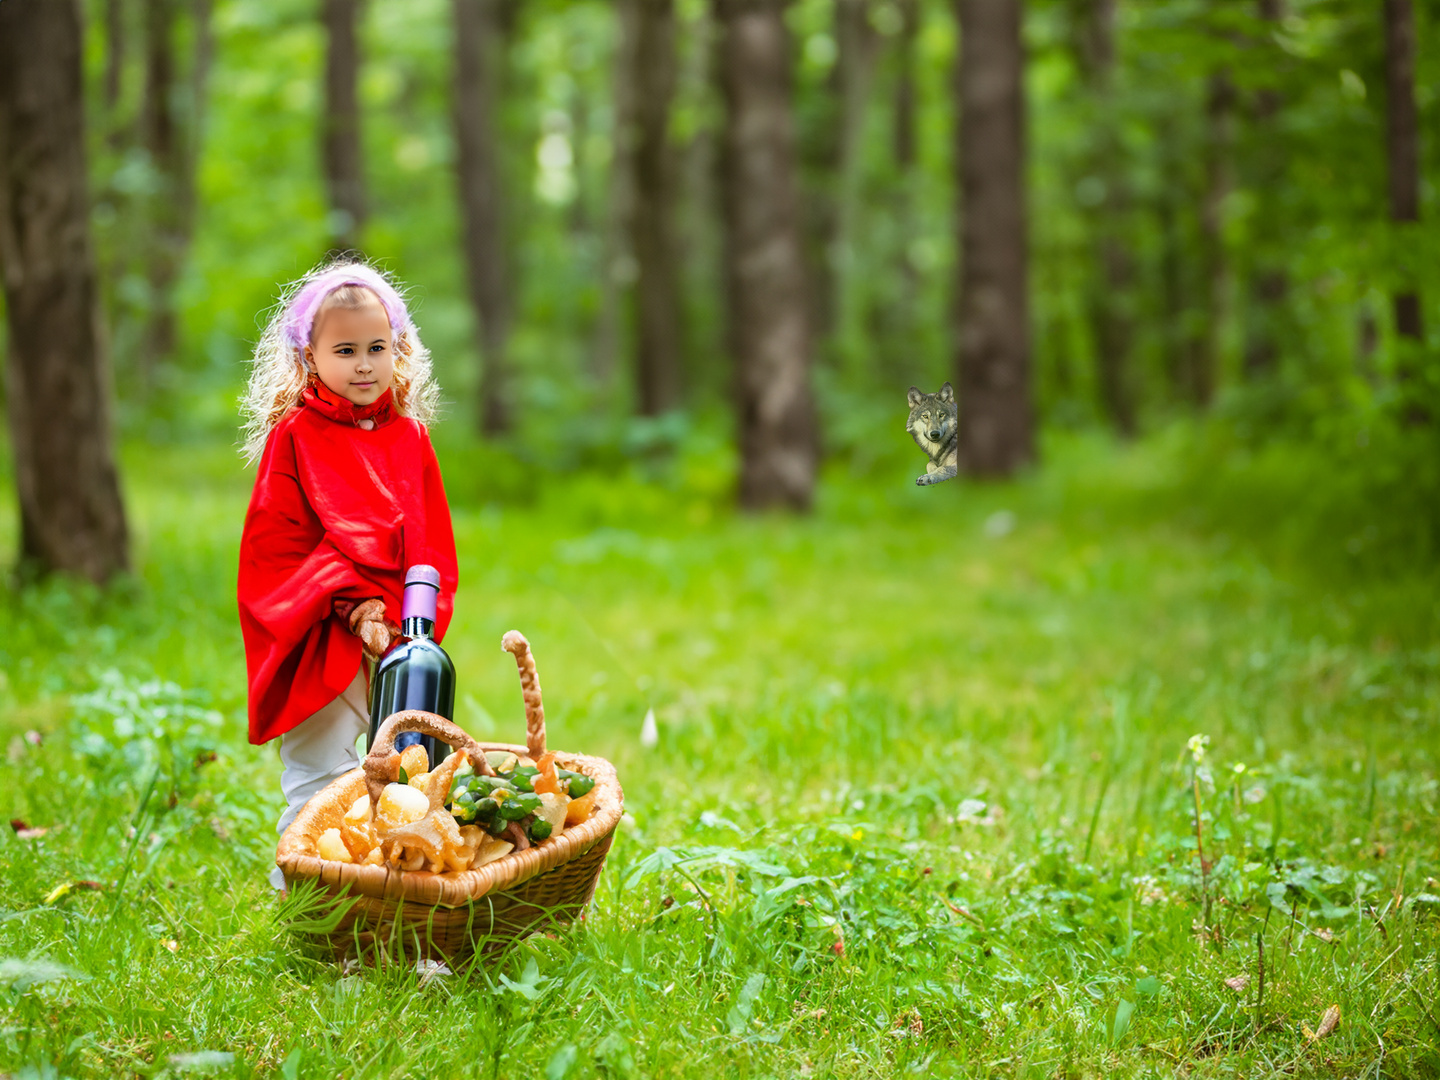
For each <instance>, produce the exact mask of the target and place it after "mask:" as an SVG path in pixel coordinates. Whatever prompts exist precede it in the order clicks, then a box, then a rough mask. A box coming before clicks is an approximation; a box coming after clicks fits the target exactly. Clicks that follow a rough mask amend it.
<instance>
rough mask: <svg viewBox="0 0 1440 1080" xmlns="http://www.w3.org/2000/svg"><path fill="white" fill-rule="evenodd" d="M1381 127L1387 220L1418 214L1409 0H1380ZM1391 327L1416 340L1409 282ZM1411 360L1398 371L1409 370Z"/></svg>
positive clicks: (1416, 300) (1416, 312) (1415, 299)
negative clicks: (1383, 105)
mask: <svg viewBox="0 0 1440 1080" xmlns="http://www.w3.org/2000/svg"><path fill="white" fill-rule="evenodd" d="M1385 83H1386V90H1387V96H1386V108H1385V133H1386V137H1387V144H1388V149H1389V162H1390V220H1391V221H1394V222H1398V223H1405V222H1414V221H1419V220H1420V123H1419V116H1418V114H1417V112H1416V108H1415V12H1414V11H1413V9H1412V8H1411V0H1385ZM1395 332H1396V333H1397V334H1399V335H1400V336H1401V337H1404V338H1409V339H1410V340H1412V341H1420V340H1421V339H1422V337H1423V328H1422V326H1421V320H1420V295H1419V293H1417V292H1416V291H1415V289H1414V288H1413V287H1406V288H1402V289H1401V291H1399V292H1397V293H1396V294H1395ZM1409 366H1410V362H1409V361H1406V362H1405V363H1404V365H1403V366H1402V368H1401V375H1402V377H1409V376H1411V375H1412V374H1413V372H1410V371H1409V370H1408V368H1409Z"/></svg>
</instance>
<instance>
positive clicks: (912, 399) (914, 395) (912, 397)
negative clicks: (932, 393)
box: [905, 386, 925, 409]
mask: <svg viewBox="0 0 1440 1080" xmlns="http://www.w3.org/2000/svg"><path fill="white" fill-rule="evenodd" d="M924 397H925V395H924V394H922V393H920V391H919V390H918V389H917V388H915V387H913V386H912V387H910V392H909V393H908V394H906V395H905V400H906V401H908V402H909V403H910V407H911V408H912V409H913V408H914V407H915V406H916V405H919V404H920V401H921V399H922V398H924Z"/></svg>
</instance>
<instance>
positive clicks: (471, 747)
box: [364, 709, 495, 806]
mask: <svg viewBox="0 0 1440 1080" xmlns="http://www.w3.org/2000/svg"><path fill="white" fill-rule="evenodd" d="M402 731H418V732H420V734H422V735H433V736H434V737H435V738H437V739H439V740H440V741H441V742H443V743H448V744H449V745H451V746H453V747H455V749H457V750H462V751H464V752H465V754H466V756H468V757H469V759H470V767H471V768H473V769H474V770H475V771H476V772H477V773H479V774H480V775H481V776H494V775H495V770H494V769H492V768H491V767H490V762H489V761H488V760H486V758H485V751H483V750H482V749H480V744H479V743H477V742H476V741H475V740H474V739H472V738H471V737H470V736H469V735H467V734H466V733H465V732H463V731H461V730H460V728H459V727H457V726H456V725H455V724H453V723H451V722H450V721H449V720H446V719H445V718H444V717H443V716H437V715H435V713H429V712H424V711H422V710H420V709H406V710H405V711H403V712H397V713H392V714H391V715H390V716H389V717H387V718H386V720H385V722H384V723H383V724H381V725H380V730H379V731H377V732H376V733H375V745H374V746H372V747H371V748H370V752H369V753H368V754H366V755H365V764H364V768H365V785H366V787H367V789H368V790H369V792H370V800H371V805H372V806H379V805H380V796H381V794H382V793H383V792H384V791H385V785H386V784H388V783H390V782H391V781H393V780H394V779H395V777H396V775H397V774H398V770H399V768H400V755H399V753H398V752H397V751H396V750H395V736H397V735H399V734H400V733H401V732H402Z"/></svg>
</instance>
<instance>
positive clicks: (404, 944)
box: [275, 631, 625, 963]
mask: <svg viewBox="0 0 1440 1080" xmlns="http://www.w3.org/2000/svg"><path fill="white" fill-rule="evenodd" d="M512 635H513V637H514V639H518V641H519V644H520V646H521V647H522V648H521V649H517V648H513V647H512V644H513V641H512ZM506 648H507V649H510V651H512V652H515V653H516V660H517V662H518V663H519V664H520V669H521V681H522V684H523V685H524V689H525V705H526V720H527V729H528V730H527V736H528V737H527V745H526V746H515V745H511V744H508V743H477V742H475V741H474V740H473V739H471V738H470V736H469V735H467V734H465V732H463V731H462V730H461V729H460V728H458V727H456V726H455V725H454V724H451V723H450V722H449V721H448V720H445V719H443V718H442V717H439V716H435V715H434V714H432V713H424V712H418V711H411V712H404V713H396V714H395V715H394V716H392V717H390V718H389V719H387V720H386V721H385V723H384V724H383V725H382V726H381V729H380V731H379V732H378V733H377V735H376V739H375V746H374V747H373V748H371V751H370V753H369V755H368V756H367V757H366V760H365V763H364V765H363V766H362V767H361V768H358V769H354V770H352V771H351V772H348V773H346V774H345V775H344V776H342V777H340V778H339V779H338V780H335V781H333V782H332V783H331V784H330V785H329V786H328V787H326V788H325V789H324V790H322V791H320V792H318V793H317V794H316V795H315V796H314V797H313V798H311V799H310V801H309V802H307V803H306V804H305V806H304V807H303V808H302V809H301V811H300V814H299V816H298V817H297V818H296V819H295V821H294V822H292V823H291V825H290V827H289V828H288V829H286V830H285V835H284V836H282V837H281V838H280V845H279V847H278V848H277V850H276V852H275V862H276V864H277V865H278V866H279V867H280V869H281V871H282V872H283V873H284V875H285V881H286V883H287V884H288V885H290V886H292V887H293V886H295V885H297V884H299V883H301V882H314V883H315V884H316V885H317V886H318V888H319V890H320V892H321V896H322V905H323V907H324V908H325V909H327V910H328V912H329V915H330V917H329V918H328V919H327V918H323V917H322V918H319V919H315V918H311V919H310V920H307V921H309V923H310V925H312V926H320V927H323V929H320V930H318V931H317V933H318V936H319V937H321V938H322V939H323V940H324V941H325V942H326V943H328V945H329V947H330V948H331V950H332V951H333V952H334V954H335V955H336V957H337V958H345V957H351V956H374V957H377V958H378V957H391V958H394V957H407V958H411V957H425V958H428V959H432V960H446V961H449V962H451V963H455V962H459V961H463V960H464V959H466V958H467V957H469V956H470V955H472V954H473V953H474V952H475V951H477V950H488V949H493V948H496V947H500V946H503V945H505V944H507V943H508V942H510V941H513V940H515V939H516V938H518V937H521V936H523V935H525V934H526V933H529V932H531V931H532V930H535V929H537V928H539V927H541V926H542V925H544V924H546V923H547V922H548V923H566V922H569V921H571V920H572V919H574V918H576V917H577V916H578V915H579V914H580V913H581V912H582V911H583V910H584V908H585V905H586V904H588V903H589V902H590V898H591V896H593V895H594V892H595V884H596V882H597V881H598V880H599V877H600V869H601V867H602V866H603V865H604V862H605V855H606V853H607V852H609V850H610V842H611V840H612V839H613V837H614V833H615V826H616V824H617V823H618V822H619V820H620V815H621V814H622V813H623V812H624V800H625V796H624V792H623V791H622V790H621V788H620V782H619V780H618V779H617V778H616V775H615V769H614V767H613V766H612V765H611V764H610V763H609V762H608V761H606V760H605V759H604V758H598V757H588V756H586V755H584V754H565V753H557V754H556V755H555V762H556V764H557V765H560V766H562V767H564V768H566V769H570V770H572V771H574V772H581V773H584V774H585V775H587V776H589V777H591V778H593V779H594V781H595V789H594V790H595V805H594V807H593V809H592V811H591V814H590V818H589V820H587V821H585V822H583V823H581V824H579V825H575V826H572V827H570V828H567V829H564V830H563V831H562V832H560V834H559V835H558V836H554V837H552V838H551V839H549V840H546V841H544V842H543V843H541V844H537V845H535V846H533V847H530V848H527V849H525V850H524V851H512V852H511V853H510V854H508V855H506V856H504V857H502V858H500V859H497V860H496V861H494V862H492V863H488V864H487V865H485V866H482V867H480V868H479V869H478V870H464V871H460V872H458V873H457V872H451V873H443V874H429V873H423V872H411V871H402V870H396V869H393V868H392V867H389V866H358V865H355V864H353V863H339V862H331V861H328V860H325V859H321V858H320V857H319V855H318V854H317V844H318V841H319V839H320V835H321V834H322V833H323V832H325V830H326V829H333V828H338V827H339V826H340V823H341V821H342V820H343V818H344V816H345V811H346V810H348V809H349V808H350V806H351V805H352V804H353V803H354V802H355V801H356V799H358V798H359V797H360V796H361V795H363V794H365V793H366V791H367V790H370V791H372V792H373V791H374V790H375V789H376V787H377V780H376V778H377V776H379V775H382V774H388V775H391V776H393V772H390V771H389V770H390V769H392V768H393V763H392V762H391V761H390V760H389V759H390V758H391V756H392V754H393V742H394V736H395V735H397V734H399V733H400V732H402V731H414V730H419V729H429V730H431V731H433V732H435V733H437V734H438V736H439V737H440V738H442V739H443V741H445V742H447V743H449V744H450V745H451V746H452V747H454V748H455V749H457V750H465V751H467V752H468V753H469V754H470V756H471V759H472V761H473V760H475V759H476V758H477V756H479V755H483V753H484V752H485V751H487V750H505V751H509V752H511V753H514V754H528V755H530V756H531V757H539V756H540V755H541V754H543V753H544V752H545V724H544V712H543V710H542V709H541V706H540V687H539V683H538V680H536V678H535V675H534V666H533V663H531V664H530V665H529V669H528V671H527V662H528V661H529V647H528V645H526V644H525V643H524V638H522V637H520V635H519V634H516V633H515V632H514V631H511V632H510V634H507V635H506ZM522 649H523V652H522ZM527 676H528V678H527ZM367 774H368V775H367ZM380 783H383V781H380Z"/></svg>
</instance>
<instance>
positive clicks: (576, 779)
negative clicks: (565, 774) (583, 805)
mask: <svg viewBox="0 0 1440 1080" xmlns="http://www.w3.org/2000/svg"><path fill="white" fill-rule="evenodd" d="M594 786H595V781H594V779H593V778H591V777H589V776H586V775H585V774H584V773H571V774H570V783H569V785H568V786H567V787H566V789H565V794H567V795H569V796H570V798H572V799H578V798H580V797H581V796H582V795H588V794H590V789H591V788H593V787H594Z"/></svg>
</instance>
